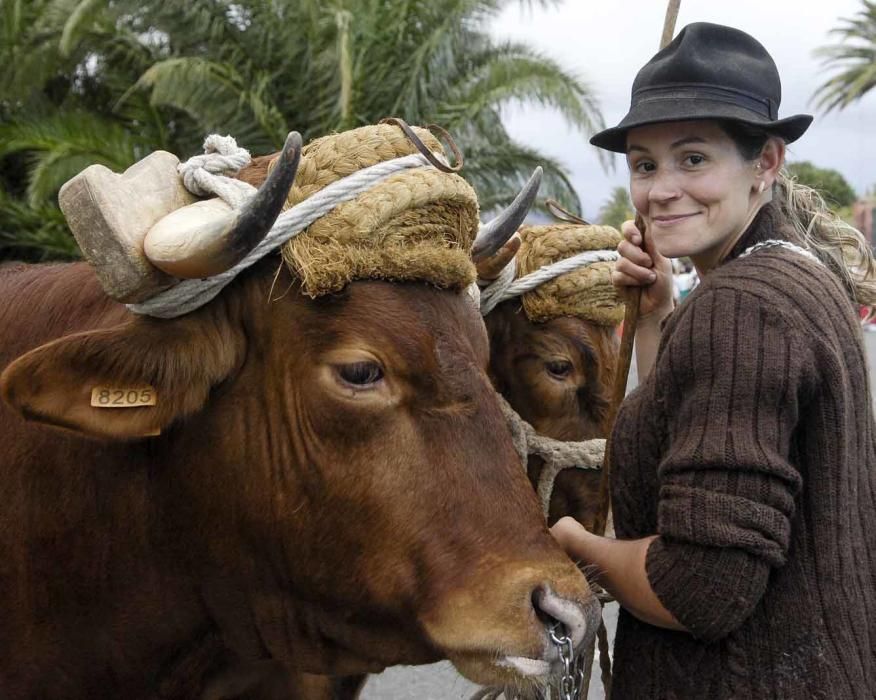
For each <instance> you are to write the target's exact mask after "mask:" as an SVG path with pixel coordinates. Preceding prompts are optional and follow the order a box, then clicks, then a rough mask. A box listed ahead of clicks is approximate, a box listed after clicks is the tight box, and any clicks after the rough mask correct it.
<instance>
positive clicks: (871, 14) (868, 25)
mask: <svg viewBox="0 0 876 700" xmlns="http://www.w3.org/2000/svg"><path fill="white" fill-rule="evenodd" d="M863 5H864V9H863V10H861V11H860V12H858V13H857V15H856V16H855V17H853V18H845V19H842V20H841V24H840V26H838V27H835V28H834V29H832V30H831V32H830V33H831V34H832V35H834V36H837V37H838V38H839V40H840V43H839V44H833V45H830V46H824V47H821V48H819V49H816V51H815V55H816V56H818V57H820V58H821V59H822V64H823V65H824V66H825V67H826V68H827V69H829V70H832V71H834V72H835V74H834V75H833V76H832V77H830V78H828V79H827V80H826V81H825V82H824V83H822V84H821V85H820V86H819V87H818V88H817V89H816V90H815V92H814V93H813V95H812V100H813V101H814V102H815V104H816V106H817V107H818V108H819V109H821V110H823V112H825V113H827V112H831V111H833V110H835V109H844V108H845V107H848V106H849V105H851V104H852V103H854V102H857V101H858V100H860V99H861V98H862V97H863V96H864V95H866V94H867V93H868V92H869V91H870V90H872V89H873V88H874V87H876V1H874V0H863Z"/></svg>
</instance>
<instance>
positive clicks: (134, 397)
mask: <svg viewBox="0 0 876 700" xmlns="http://www.w3.org/2000/svg"><path fill="white" fill-rule="evenodd" d="M157 403H158V393H157V392H156V391H155V389H154V388H153V387H151V386H140V387H125V388H124V389H120V388H118V387H109V386H96V387H94V388H93V389H92V390H91V405H92V406H94V407H95V408H137V407H138V406H155V405H156V404H157Z"/></svg>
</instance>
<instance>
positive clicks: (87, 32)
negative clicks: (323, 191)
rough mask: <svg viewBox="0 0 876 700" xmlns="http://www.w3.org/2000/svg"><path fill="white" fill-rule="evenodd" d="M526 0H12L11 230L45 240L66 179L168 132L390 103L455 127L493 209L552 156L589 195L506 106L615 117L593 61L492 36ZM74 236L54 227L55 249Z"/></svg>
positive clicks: (571, 198)
mask: <svg viewBox="0 0 876 700" xmlns="http://www.w3.org/2000/svg"><path fill="white" fill-rule="evenodd" d="M514 1H515V0H433V1H432V2H428V3H426V2H420V1H419V0H240V1H238V2H235V1H233V0H110V1H109V2H107V1H104V2H96V1H95V0H0V60H2V61H3V65H4V71H3V72H2V73H0V165H2V167H0V186H2V188H3V190H4V191H5V193H4V196H3V198H2V199H0V207H4V208H8V210H9V211H6V212H4V213H3V214H2V217H3V218H2V222H3V226H4V228H3V234H2V235H3V237H4V238H3V240H10V238H9V237H10V236H11V237H13V238H15V237H16V236H18V237H19V238H20V239H21V240H22V241H24V242H25V243H23V244H22V247H21V249H26V250H38V249H39V246H40V242H41V241H47V240H48V239H47V238H46V236H47V235H48V234H47V233H46V231H49V230H50V231H52V232H55V231H57V230H58V229H57V227H56V223H57V222H58V221H60V219H59V218H58V215H57V208H56V204H55V199H56V193H57V190H58V187H59V186H60V185H61V184H62V183H63V182H64V181H65V180H67V179H68V178H69V177H70V176H72V175H73V174H74V173H76V172H78V171H79V170H80V169H81V168H82V167H84V166H85V165H87V164H90V163H103V164H105V165H107V166H108V167H110V168H112V169H113V170H116V171H121V170H123V169H125V168H126V167H128V166H129V165H131V164H132V163H133V162H135V161H136V160H138V159H140V158H142V157H143V156H144V155H146V154H147V153H148V152H150V151H152V150H155V149H159V148H161V149H165V150H169V151H171V152H173V153H176V154H177V155H179V156H180V157H181V158H185V157H188V156H189V155H192V154H194V153H198V152H200V150H201V144H202V141H203V138H204V136H205V135H206V134H208V133H211V132H214V131H218V132H220V133H229V134H232V135H234V136H235V137H236V138H237V140H238V142H239V143H241V145H244V146H245V147H247V148H248V149H250V151H251V152H252V153H254V154H260V153H268V152H271V151H273V150H276V149H278V148H279V147H280V146H281V145H282V143H283V141H284V138H285V135H286V133H287V132H288V131H291V130H297V131H300V132H301V133H302V135H303V136H304V138H305V139H306V140H307V139H310V138H313V137H315V136H318V135H322V134H325V133H330V132H332V131H337V130H343V129H348V128H352V127H355V126H359V125H363V124H370V123H375V122H377V121H378V120H380V119H381V118H383V117H386V116H400V117H403V118H404V119H406V120H407V121H408V122H409V123H413V124H426V123H430V122H435V123H438V124H441V125H442V126H444V127H445V128H447V129H448V130H449V131H450V132H451V133H452V134H453V135H454V137H455V139H456V140H457V142H458V143H459V145H460V146H461V148H462V150H463V152H464V153H465V155H466V167H465V170H464V174H465V175H466V176H467V177H468V178H469V179H470V180H471V181H472V184H473V185H474V186H475V187H476V189H477V190H478V192H479V194H480V196H481V198H482V206H483V208H484V209H490V208H493V207H495V206H498V205H500V204H503V203H505V202H507V201H509V199H510V198H511V197H512V196H513V194H514V193H515V192H516V190H517V189H518V188H519V186H520V185H521V184H522V183H523V182H524V181H525V179H526V178H527V177H528V175H529V174H530V172H531V171H532V168H534V167H535V165H538V164H541V165H543V166H544V167H545V179H544V184H543V186H542V194H543V195H544V196H546V197H547V196H553V197H555V198H557V199H559V200H560V201H562V202H563V203H564V204H565V205H566V206H568V207H569V208H570V209H572V210H577V209H580V203H579V201H578V198H577V196H576V194H575V192H574V190H573V188H572V186H571V184H570V182H569V179H568V175H567V172H566V170H565V169H564V167H563V166H562V165H561V164H560V163H559V162H557V161H555V160H551V159H549V158H546V157H544V156H542V155H541V154H540V153H538V152H537V151H535V150H534V149H532V148H530V147H528V146H527V145H526V144H521V143H517V142H515V141H514V140H513V139H512V138H511V137H510V135H509V134H508V133H507V131H506V130H505V129H504V127H503V125H502V122H501V119H500V113H501V109H502V108H503V107H504V106H505V105H508V104H513V103H523V104H538V105H543V106H547V107H549V108H551V109H554V110H557V111H558V112H559V113H560V114H562V115H563V117H564V118H565V120H566V121H567V122H568V123H569V124H571V125H572V126H573V127H575V128H576V129H578V130H579V131H580V132H581V133H582V134H584V135H589V134H591V133H593V132H594V131H596V130H598V129H600V128H602V126H603V122H602V117H601V115H600V113H599V109H598V105H597V103H596V101H595V99H594V97H593V95H592V92H591V90H590V88H589V87H588V86H587V84H586V83H585V82H584V81H582V80H581V79H580V78H579V77H578V76H575V75H572V74H570V73H569V72H568V71H566V70H564V69H563V68H562V67H561V66H560V65H558V64H557V63H556V62H555V61H553V60H551V59H549V58H548V57H546V56H543V55H541V54H539V53H538V52H536V51H534V50H533V49H531V48H530V47H528V46H526V45H524V44H520V43H516V42H497V41H495V40H493V39H492V38H491V36H490V35H489V33H488V26H489V22H490V21H491V20H492V19H493V18H494V17H495V16H496V15H497V13H498V12H499V11H501V9H503V8H504V7H505V6H507V5H508V4H510V3H511V2H514ZM538 4H549V3H545V2H542V3H538ZM53 207H54V209H52V208H53ZM47 208H48V209H47ZM47 211H51V212H52V213H51V215H48V216H46V217H45V218H44V219H43V218H42V215H43V214H46V212H47ZM41 220H44V221H45V226H43V225H42V224H40V223H39V222H40V221H41ZM13 225H15V226H19V227H20V229H19V230H18V231H17V232H16V231H15V230H13V229H12V228H10V227H12V226H13ZM46 227H48V228H46ZM14 250H16V251H18V250H20V248H15V249H14ZM68 253H69V251H67V249H66V248H64V246H63V245H57V244H56V242H48V243H46V247H45V255H48V256H52V257H54V256H60V257H66V256H68ZM2 255H5V254H4V253H2V252H0V256H2Z"/></svg>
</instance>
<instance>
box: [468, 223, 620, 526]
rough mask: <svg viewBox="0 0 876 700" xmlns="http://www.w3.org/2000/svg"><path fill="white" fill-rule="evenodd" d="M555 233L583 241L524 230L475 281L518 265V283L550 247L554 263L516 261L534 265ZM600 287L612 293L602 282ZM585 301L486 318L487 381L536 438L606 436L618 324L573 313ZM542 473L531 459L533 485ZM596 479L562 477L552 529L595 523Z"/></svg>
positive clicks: (501, 308)
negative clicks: (568, 518)
mask: <svg viewBox="0 0 876 700" xmlns="http://www.w3.org/2000/svg"><path fill="white" fill-rule="evenodd" d="M581 224H582V225H583V224H584V222H581ZM558 228H564V229H566V231H574V230H576V229H580V230H581V232H582V236H583V237H585V238H586V236H587V235H588V229H584V228H583V227H582V226H569V225H565V224H562V225H557V226H531V227H524V228H523V229H522V230H521V235H522V238H523V241H521V237H520V236H515V237H514V238H512V239H511V240H510V241H508V243H507V244H505V245H504V246H503V247H502V248H500V249H499V250H498V251H496V252H495V253H494V254H493V255H491V256H489V257H487V258H484V259H482V260H481V261H479V262H478V277H479V279H481V280H482V281H487V282H488V281H490V280H493V279H496V278H497V277H498V276H499V274H500V272H501V271H502V269H503V268H505V266H506V265H508V264H512V265H514V264H516V265H517V274H518V276H522V275H523V274H527V273H528V272H531V271H533V270H534V269H537V268H538V267H539V265H541V264H545V263H546V262H553V261H555V260H556V259H558V255H557V251H556V248H555V247H553V248H551V251H552V256H553V260H545V259H544V258H545V257H546V256H545V255H543V254H542V255H541V259H536V261H535V262H536V264H535V265H530V266H529V268H528V269H521V268H522V266H523V263H522V262H521V260H522V259H524V258H526V256H529V257H530V258H532V257H533V255H534V251H539V247H540V246H542V247H543V246H544V244H545V242H546V240H549V239H548V237H549V236H550V234H551V233H552V231H553V230H554V229H558ZM600 228H604V227H600ZM600 233H602V232H600ZM545 234H547V236H546V235H545ZM521 243H522V244H523V246H522V250H521ZM550 245H551V246H553V245H554V243H553V242H551V243H550ZM572 245H573V247H574V249H573V250H571V251H566V255H568V254H569V252H572V253H574V252H578V251H579V250H583V249H585V248H586V247H587V246H586V244H585V245H583V247H582V246H581V245H579V244H576V243H573V244H572ZM560 247H561V248H562V246H560ZM515 257H516V262H515ZM559 257H564V256H559ZM573 274H574V273H573ZM566 276H568V275H566ZM559 279H560V280H563V277H560V278H559ZM603 282H604V285H608V286H609V287H610V282H609V280H608V277H607V276H606V277H605V280H603ZM604 285H603V286H604ZM586 297H587V292H586V290H582V291H581V292H580V293H579V295H578V297H577V298H576V299H575V301H574V304H571V305H569V307H568V308H566V309H560V310H556V309H552V310H549V311H550V312H549V313H536V314H531V313H529V312H528V310H527V309H526V308H524V301H523V300H522V299H521V298H520V297H515V298H512V299H509V300H507V301H504V302H502V303H500V304H498V306H496V307H495V308H494V309H493V310H492V311H490V312H489V313H488V314H487V315H486V316H485V318H484V321H485V323H486V326H487V330H488V333H489V337H490V376H491V379H492V381H493V383H494V385H495V387H496V390H497V391H499V393H501V394H502V395H503V396H504V397H505V399H506V400H507V401H508V403H509V404H510V405H511V407H512V408H514V410H515V411H517V413H519V414H520V416H521V417H522V418H523V419H524V420H526V421H527V422H528V423H530V424H531V425H532V426H533V427H534V428H535V430H536V431H537V432H538V433H539V434H541V435H544V436H546V437H550V438H553V439H556V440H564V441H581V440H588V439H592V438H602V437H607V432H608V430H609V429H610V426H609V425H608V424H607V420H608V409H609V399H610V395H611V385H612V381H613V377H614V372H615V364H616V359H617V351H618V341H617V338H616V334H615V331H616V322H612V319H611V318H610V317H607V316H605V315H604V314H597V315H596V318H594V316H593V315H588V314H587V313H579V312H578V310H577V309H576V308H575V307H576V306H577V307H581V306H586V305H587V303H588V300H587V298H586ZM537 311H540V310H539V309H537ZM542 466H543V463H542V462H541V460H540V459H539V458H537V457H531V458H530V463H529V469H528V471H529V475H530V478H531V479H532V481H533V484H536V483H538V479H539V476H540V473H541V469H542ZM599 480H600V476H599V473H598V472H585V471H580V470H576V469H568V470H565V471H563V472H561V473H560V474H559V475H558V477H557V479H556V482H555V488H554V491H553V496H552V498H551V503H550V512H549V522H551V523H553V522H555V521H556V520H558V519H559V518H560V517H562V516H564V515H572V516H574V517H576V518H577V519H578V520H579V521H581V522H583V523H585V524H590V523H592V521H593V519H594V518H595V516H596V512H597V507H598V498H597V494H598V489H599Z"/></svg>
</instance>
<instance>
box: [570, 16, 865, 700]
mask: <svg viewBox="0 0 876 700" xmlns="http://www.w3.org/2000/svg"><path fill="white" fill-rule="evenodd" d="M780 96H781V87H780V83H779V76H778V72H777V70H776V67H775V64H774V62H773V60H772V58H771V57H770V56H769V54H768V53H767V52H766V50H765V49H764V48H763V46H761V45H760V44H759V43H758V42H757V41H755V40H754V39H753V38H752V37H750V36H748V35H747V34H745V33H743V32H740V31H738V30H735V29H732V28H729V27H723V26H719V25H714V24H706V23H698V24H692V25H690V26H688V27H686V28H684V29H683V30H682V31H681V32H680V33H679V34H678V36H677V37H676V38H675V40H674V41H673V42H672V43H671V44H670V45H669V46H667V47H666V48H665V49H663V50H662V51H660V52H659V53H658V54H656V55H655V56H654V58H652V59H651V61H649V62H648V63H647V64H646V65H645V66H644V67H643V68H642V70H641V71H640V72H639V74H638V76H637V77H636V80H635V82H634V84H633V91H632V105H631V108H630V112H629V113H628V114H627V116H626V117H625V118H624V119H623V120H622V121H621V123H620V124H619V125H618V126H617V127H615V128H613V129H608V130H606V131H603V132H601V133H599V134H597V135H596V136H594V137H593V139H592V140H591V142H592V143H594V144H595V145H597V146H601V147H603V148H607V149H609V150H612V151H618V152H623V153H626V155H627V160H628V163H629V167H630V192H631V196H632V200H633V204H634V206H635V208H636V210H637V211H638V212H639V213H640V214H641V216H642V219H643V220H644V222H645V230H644V231H639V230H638V229H637V228H636V227H635V226H634V225H633V224H632V222H628V223H627V224H625V225H624V228H623V233H624V236H625V241H624V242H622V243H621V244H620V246H619V252H620V253H621V260H620V261H619V262H618V265H617V269H616V272H615V273H614V282H615V284H617V285H618V286H620V287H636V286H641V287H642V288H643V295H642V304H641V313H642V316H641V321H640V324H639V331H638V336H637V345H638V348H637V363H638V368H639V377H640V382H641V384H640V386H639V388H638V389H637V390H636V391H635V392H633V393H632V394H631V395H630V396H629V397H628V399H627V400H626V401H625V402H624V404H623V406H622V408H621V410H620V412H619V415H618V419H617V423H616V425H615V431H614V434H613V437H612V453H613V472H612V504H613V512H614V522H615V530H616V534H617V537H618V539H616V540H615V539H609V538H602V537H597V536H595V535H592V534H590V533H588V532H586V531H585V530H584V529H583V528H582V527H581V526H580V525H579V524H578V523H576V522H575V521H574V520H571V519H569V518H566V519H563V520H561V521H560V522H559V523H557V525H555V526H554V528H553V534H554V536H555V537H556V538H557V540H558V541H559V542H560V543H561V544H562V545H563V546H564V548H565V549H566V550H567V551H568V552H569V554H570V555H571V556H572V557H573V558H576V559H579V560H581V561H582V562H584V563H586V564H592V565H593V567H594V569H595V570H596V571H597V572H598V580H599V582H600V583H601V584H602V585H603V586H604V587H605V588H606V589H608V591H609V592H611V593H612V594H613V595H614V596H615V598H616V599H617V600H618V601H619V602H620V604H621V606H622V609H621V615H620V619H619V622H618V631H617V640H616V644H615V653H616V665H615V679H614V698H615V700H623V699H626V698H708V699H709V700H714V699H720V698H783V699H785V698H801V699H802V698H806V699H807V700H808V699H810V698H828V697H830V698H873V697H876V503H874V499H876V459H874V456H876V454H874V453H876V449H874V448H876V444H874V423H873V415H872V409H871V398H870V394H869V389H868V386H869V382H868V375H867V366H866V360H865V356H864V351H863V346H862V336H861V331H860V324H859V323H858V321H857V314H856V311H855V309H856V306H855V304H856V303H861V304H867V305H870V304H872V303H873V302H874V301H876V284H874V280H876V266H874V261H873V258H872V255H871V252H870V249H869V247H868V246H867V245H866V243H865V242H864V241H863V239H862V238H861V236H860V234H857V232H855V231H854V230H852V229H850V228H849V227H847V226H845V225H844V224H843V223H842V222H840V221H839V220H837V219H836V218H835V217H833V216H832V215H831V214H830V213H829V212H827V210H826V209H825V208H824V207H823V203H822V202H821V201H820V199H818V198H817V195H814V194H813V193H812V191H811V190H806V189H805V188H797V187H796V186H795V185H793V184H792V183H790V182H788V181H786V180H784V179H783V178H782V176H781V175H780V168H781V167H782V164H783V162H784V156H785V144H786V143H789V142H791V141H794V140H795V139H797V138H798V137H800V136H801V135H802V134H803V132H804V131H805V130H806V128H807V127H808V126H809V124H810V122H811V119H812V118H811V117H809V116H807V115H798V116H794V117H790V118H786V119H779V118H778V114H777V110H778V105H779V101H780ZM643 234H644V235H643ZM681 256H688V257H690V258H691V259H692V260H693V262H694V264H695V266H696V269H697V272H698V273H699V276H700V278H701V283H700V285H699V286H698V287H697V288H696V289H695V290H694V291H693V292H691V294H690V295H689V297H688V298H687V299H685V300H684V302H683V303H682V304H680V306H679V307H678V308H677V309H676V310H674V311H673V308H672V301H671V299H672V292H671V285H672V282H671V275H672V269H671V265H670V263H669V260H668V258H676V257H681Z"/></svg>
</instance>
